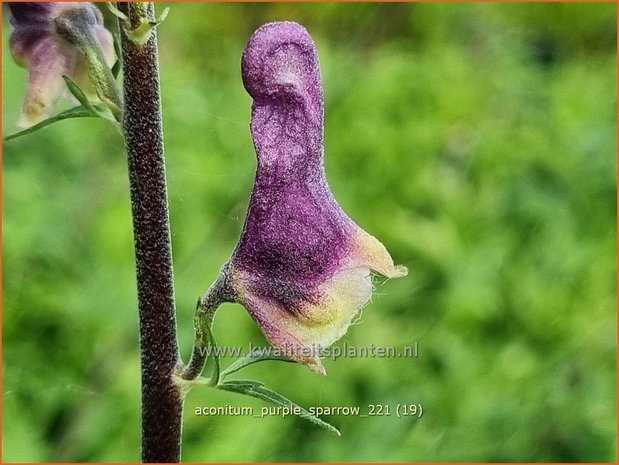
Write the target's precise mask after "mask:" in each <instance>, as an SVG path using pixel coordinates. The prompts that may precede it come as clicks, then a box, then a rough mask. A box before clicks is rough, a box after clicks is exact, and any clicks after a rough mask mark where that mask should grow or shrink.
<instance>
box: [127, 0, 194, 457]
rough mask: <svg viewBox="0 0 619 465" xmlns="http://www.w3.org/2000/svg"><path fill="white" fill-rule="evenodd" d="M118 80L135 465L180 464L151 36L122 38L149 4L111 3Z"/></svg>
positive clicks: (176, 360)
mask: <svg viewBox="0 0 619 465" xmlns="http://www.w3.org/2000/svg"><path fill="white" fill-rule="evenodd" d="M117 8H118V9H119V10H120V11H121V12H122V13H124V14H125V15H126V16H127V18H128V22H125V21H124V20H120V31H121V47H122V65H123V75H124V102H125V106H124V116H123V128H124V134H125V141H126V142H125V143H126V148H127V154H128V163H129V181H130V188H131V209H132V214H133V234H134V241H135V260H136V267H137V286H138V307H139V327H140V353H141V362H142V460H143V461H144V462H156V463H162V462H179V461H180V447H181V428H182V411H183V399H182V394H181V392H180V389H179V387H178V385H177V384H176V383H175V381H174V373H175V371H176V370H177V369H178V367H179V366H180V364H181V362H180V357H179V352H178V342H177V337H176V315H175V303H174V285H173V273H172V251H171V245H170V225H169V219H168V198H167V189H166V178H165V162H164V152H163V132H162V123H161V101H160V100H161V99H160V93H159V67H158V66H159V65H158V56H157V43H156V31H154V30H153V31H152V34H151V36H150V38H149V40H148V41H147V42H146V43H145V44H143V45H140V44H138V43H135V42H133V41H132V40H131V39H130V38H129V37H128V35H127V34H126V33H125V30H126V29H125V28H128V29H131V28H137V27H138V26H139V25H140V24H143V20H144V19H146V20H148V21H154V7H153V4H152V3H148V4H146V5H144V4H141V3H133V2H128V3H125V2H123V3H120V2H119V3H118V4H117Z"/></svg>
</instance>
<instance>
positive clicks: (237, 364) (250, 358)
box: [221, 354, 296, 378]
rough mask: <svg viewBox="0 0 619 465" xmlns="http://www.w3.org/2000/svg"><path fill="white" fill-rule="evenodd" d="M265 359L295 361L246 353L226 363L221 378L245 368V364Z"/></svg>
mask: <svg viewBox="0 0 619 465" xmlns="http://www.w3.org/2000/svg"><path fill="white" fill-rule="evenodd" d="M266 360H278V361H280V362H290V363H296V362H295V361H294V360H290V359H289V358H286V357H281V356H277V355H267V354H263V355H246V356H245V357H241V358H239V359H237V360H235V361H234V362H232V363H231V364H230V365H228V367H227V368H226V369H225V370H224V371H222V372H221V376H222V378H223V377H226V376H228V375H230V374H232V373H235V372H237V371H239V370H240V369H242V368H245V367H246V366H249V365H253V364H254V363H258V362H264V361H266Z"/></svg>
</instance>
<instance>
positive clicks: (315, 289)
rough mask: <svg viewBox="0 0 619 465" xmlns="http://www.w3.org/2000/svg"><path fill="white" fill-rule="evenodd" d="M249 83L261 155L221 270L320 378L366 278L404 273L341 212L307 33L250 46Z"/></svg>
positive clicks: (277, 26)
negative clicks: (329, 172) (325, 353)
mask: <svg viewBox="0 0 619 465" xmlns="http://www.w3.org/2000/svg"><path fill="white" fill-rule="evenodd" d="M242 74H243V83H244V85H245V88H246V89H247V92H248V93H249V94H250V95H251V96H252V97H253V99H254V103H253V106H252V117H251V126H250V127H251V133H252V136H253V140H254V146H255V148H256V153H257V157H258V166H257V172H256V179H255V184H254V190H253V193H252V196H251V200H250V205H249V211H248V214H247V218H246V220H245V227H244V230H243V232H242V235H241V238H240V240H239V243H238V245H237V247H236V249H235V251H234V253H233V255H232V258H231V259H230V261H229V262H228V263H227V265H226V266H225V267H224V275H225V276H226V281H227V283H228V286H229V287H230V288H232V291H233V294H234V295H235V299H234V300H235V301H237V302H240V303H242V304H243V305H244V306H245V307H246V308H247V309H248V310H249V312H250V314H251V316H252V317H253V318H254V320H255V321H256V322H257V323H258V324H259V325H260V327H261V329H262V331H263V333H264V334H265V336H266V337H267V339H268V340H269V341H270V342H271V343H272V344H273V345H274V346H275V347H277V348H279V349H281V350H282V351H283V352H285V353H286V354H287V355H288V356H289V357H291V358H293V359H295V360H297V361H299V362H301V363H305V364H307V365H309V366H310V368H312V369H313V370H314V371H316V372H319V373H324V367H323V366H322V364H321V362H320V359H319V358H318V355H319V350H320V348H324V347H327V346H329V345H331V344H332V343H333V342H335V341H337V340H338V339H339V338H341V337H342V336H343V335H344V334H345V333H346V331H347V330H348V327H349V326H350V324H351V322H352V320H353V318H354V317H355V316H356V315H357V313H358V312H359V310H360V309H361V307H363V306H364V305H365V304H367V303H368V302H369V300H370V297H371V295H372V290H373V288H372V281H371V276H370V271H371V270H372V271H375V272H378V273H380V274H382V275H384V276H386V277H389V278H397V277H401V276H405V275H406V273H407V270H406V268H405V267H403V266H394V264H393V260H392V259H391V257H390V255H389V253H388V252H387V250H386V249H385V247H384V246H383V244H381V243H380V242H379V241H378V240H377V239H376V238H374V237H373V236H371V235H370V234H368V233H366V232H365V231H363V230H362V229H361V228H360V227H359V226H357V225H356V224H355V223H354V222H353V221H352V220H351V219H350V218H349V217H348V216H347V215H346V214H345V213H344V212H343V211H342V209H341V208H340V207H339V205H338V204H337V202H336V201H335V199H334V198H333V195H332V194H331V191H330V190H329V186H328V184H327V180H326V177H325V171H324V166H323V92H322V84H321V79H320V69H319V65H318V57H317V55H316V50H315V47H314V42H313V41H312V38H311V36H310V35H309V33H308V32H307V31H306V30H305V29H304V28H303V27H302V26H300V25H298V24H296V23H290V22H284V23H271V24H267V25H265V26H262V27H261V28H260V29H258V30H257V31H256V32H255V33H254V35H253V36H252V37H251V39H250V40H249V43H248V44H247V47H246V48H245V52H244V54H243V59H242Z"/></svg>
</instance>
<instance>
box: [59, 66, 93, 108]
mask: <svg viewBox="0 0 619 465" xmlns="http://www.w3.org/2000/svg"><path fill="white" fill-rule="evenodd" d="M62 79H64V82H65V83H66V84H67V87H68V88H69V91H70V92H71V94H73V97H75V98H76V99H77V101H78V102H80V103H81V104H82V106H83V107H84V108H85V109H86V110H88V111H90V112H92V114H93V116H98V115H97V110H95V108H94V107H93V106H92V103H90V100H88V97H87V96H86V94H85V93H84V91H83V90H82V89H80V86H78V85H77V84H76V83H75V81H74V80H73V79H71V78H70V77H69V76H67V75H64V74H63V76H62Z"/></svg>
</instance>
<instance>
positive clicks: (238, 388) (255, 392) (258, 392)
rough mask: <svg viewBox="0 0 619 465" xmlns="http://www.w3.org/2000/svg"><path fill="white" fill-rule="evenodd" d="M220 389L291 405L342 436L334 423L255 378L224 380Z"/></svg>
mask: <svg viewBox="0 0 619 465" xmlns="http://www.w3.org/2000/svg"><path fill="white" fill-rule="evenodd" d="M216 387H217V388H218V389H222V390H224V391H229V392H236V393H238V394H245V395H247V396H251V397H256V398H257V399H262V400H264V401H267V402H271V403H272V404H275V405H277V406H278V407H289V408H291V409H293V411H292V413H293V414H294V415H297V416H299V417H301V418H304V419H305V420H308V421H310V422H312V423H314V424H315V425H318V426H320V427H321V428H324V429H326V430H327V431H330V432H332V433H335V434H337V435H338V436H341V434H340V432H339V431H338V430H337V428H335V427H334V426H333V425H330V424H329V423H327V422H326V421H323V420H321V419H320V418H318V417H317V416H316V415H312V414H311V413H309V412H308V411H307V410H305V409H304V408H303V407H301V406H300V405H297V404H295V403H294V402H292V401H291V400H290V399H288V398H286V397H284V396H282V395H281V394H279V393H277V392H275V391H273V390H272V389H269V388H267V387H266V386H265V385H264V384H262V383H261V382H259V381H253V380H230V381H224V382H223V383H221V384H218V385H217V386H216Z"/></svg>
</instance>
